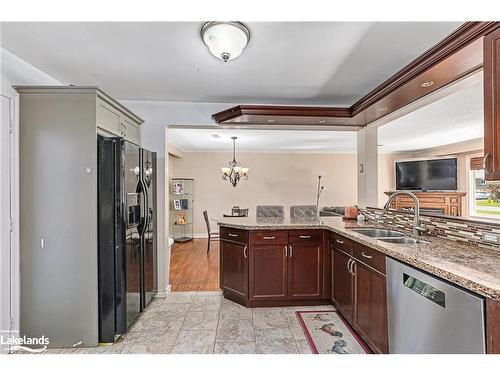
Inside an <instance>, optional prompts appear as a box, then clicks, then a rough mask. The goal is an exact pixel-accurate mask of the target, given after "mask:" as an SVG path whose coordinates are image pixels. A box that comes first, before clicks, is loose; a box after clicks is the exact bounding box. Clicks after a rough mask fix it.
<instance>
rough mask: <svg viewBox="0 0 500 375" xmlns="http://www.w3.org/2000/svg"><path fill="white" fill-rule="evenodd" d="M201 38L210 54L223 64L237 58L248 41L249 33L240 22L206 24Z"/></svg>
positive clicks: (212, 22) (202, 29)
mask: <svg viewBox="0 0 500 375" xmlns="http://www.w3.org/2000/svg"><path fill="white" fill-rule="evenodd" d="M201 37H202V39H203V42H204V43H205V44H206V45H207V47H208V49H209V50H210V52H211V53H212V54H213V55H214V56H215V57H218V58H219V59H222V60H223V61H224V62H227V61H229V60H232V59H235V58H237V57H238V56H239V55H241V53H242V52H243V49H244V48H245V47H246V45H247V44H248V40H249V39H250V31H248V28H247V27H246V26H245V25H243V24H242V23H241V22H221V21H211V22H207V23H206V24H204V25H203V27H202V28H201Z"/></svg>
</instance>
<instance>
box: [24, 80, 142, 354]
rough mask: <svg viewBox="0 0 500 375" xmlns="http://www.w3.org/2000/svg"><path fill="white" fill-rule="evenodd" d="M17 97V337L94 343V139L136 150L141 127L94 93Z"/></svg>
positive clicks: (45, 91)
mask: <svg viewBox="0 0 500 375" xmlns="http://www.w3.org/2000/svg"><path fill="white" fill-rule="evenodd" d="M15 88H16V90H17V91H18V92H19V94H20V102H19V148H20V164H19V172H20V181H19V182H20V275H21V319H20V328H21V332H20V334H21V335H27V336H31V337H39V336H41V335H45V337H48V338H49V340H50V345H49V346H50V347H72V346H74V345H77V346H78V345H80V346H96V345H97V343H98V294H97V288H98V269H97V267H98V263H97V259H98V258H97V204H98V202H97V142H96V141H97V135H98V134H101V135H108V136H121V137H124V138H126V139H128V140H129V141H131V142H133V143H136V144H138V145H140V138H139V126H140V125H141V124H142V122H143V121H142V120H141V119H140V118H139V117H138V116H136V115H135V114H133V113H132V112H130V111H129V110H127V109H126V108H125V107H123V106H122V105H121V104H120V103H118V102H116V101H115V100H113V99H112V98H110V97H109V96H108V95H106V94H105V93H104V92H102V91H101V90H99V89H98V88H96V87H78V86H54V87H52V86H51V87H33V86H18V87H15Z"/></svg>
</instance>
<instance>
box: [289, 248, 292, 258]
mask: <svg viewBox="0 0 500 375" xmlns="http://www.w3.org/2000/svg"><path fill="white" fill-rule="evenodd" d="M289 246H290V258H291V257H293V247H292V245H289Z"/></svg>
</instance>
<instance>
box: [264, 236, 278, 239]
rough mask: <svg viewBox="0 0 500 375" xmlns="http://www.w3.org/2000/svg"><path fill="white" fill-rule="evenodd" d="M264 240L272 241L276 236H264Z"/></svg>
mask: <svg viewBox="0 0 500 375" xmlns="http://www.w3.org/2000/svg"><path fill="white" fill-rule="evenodd" d="M263 238H264V239H265V240H274V239H275V238H276V236H267V237H266V236H264V237H263Z"/></svg>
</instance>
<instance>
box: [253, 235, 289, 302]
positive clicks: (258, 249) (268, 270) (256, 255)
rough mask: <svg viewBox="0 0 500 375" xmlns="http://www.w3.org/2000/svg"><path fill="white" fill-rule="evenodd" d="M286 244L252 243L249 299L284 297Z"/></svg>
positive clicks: (285, 289)
mask: <svg viewBox="0 0 500 375" xmlns="http://www.w3.org/2000/svg"><path fill="white" fill-rule="evenodd" d="M287 252H288V249H287V247H286V245H253V246H252V251H251V254H250V265H249V267H250V281H249V282H250V299H251V300H276V299H285V298H286V293H287Z"/></svg>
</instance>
